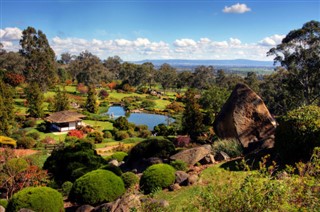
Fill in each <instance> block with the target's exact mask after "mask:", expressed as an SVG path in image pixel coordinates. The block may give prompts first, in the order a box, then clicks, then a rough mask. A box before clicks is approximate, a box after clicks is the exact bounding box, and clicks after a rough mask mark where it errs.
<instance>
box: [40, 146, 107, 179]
mask: <svg viewBox="0 0 320 212" xmlns="http://www.w3.org/2000/svg"><path fill="white" fill-rule="evenodd" d="M103 164H106V161H105V160H104V159H103V158H102V157H101V156H100V155H98V154H97V152H96V150H95V149H94V146H93V145H92V144H90V143H88V142H78V143H75V144H73V145H70V146H66V147H64V148H63V149H57V150H54V151H53V152H52V153H51V155H50V156H49V157H48V158H47V160H46V162H45V163H44V169H47V170H48V172H49V173H51V174H52V176H53V178H54V179H55V180H56V182H57V183H63V182H65V181H73V180H74V179H73V178H72V177H71V174H72V173H73V171H75V170H76V169H79V168H84V170H85V171H88V170H93V169H97V168H99V167H100V166H101V165H103Z"/></svg>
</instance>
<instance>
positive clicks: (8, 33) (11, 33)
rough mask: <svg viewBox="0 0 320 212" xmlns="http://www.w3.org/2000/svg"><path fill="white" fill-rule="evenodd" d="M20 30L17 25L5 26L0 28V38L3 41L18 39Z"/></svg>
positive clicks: (20, 34) (20, 33)
mask: <svg viewBox="0 0 320 212" xmlns="http://www.w3.org/2000/svg"><path fill="white" fill-rule="evenodd" d="M21 36H22V30H20V29H19V28H17V27H7V28H4V29H0V38H1V40H5V41H14V40H15V41H18V40H20V39H21Z"/></svg>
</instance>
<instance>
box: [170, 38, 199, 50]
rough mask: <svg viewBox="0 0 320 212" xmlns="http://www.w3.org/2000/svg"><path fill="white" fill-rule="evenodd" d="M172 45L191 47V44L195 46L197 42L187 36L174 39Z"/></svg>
mask: <svg viewBox="0 0 320 212" xmlns="http://www.w3.org/2000/svg"><path fill="white" fill-rule="evenodd" d="M173 45H174V46H176V47H182V48H184V47H193V46H196V45H197V43H196V42H195V41H194V40H192V39H188V38H183V39H177V40H175V41H174V43H173Z"/></svg>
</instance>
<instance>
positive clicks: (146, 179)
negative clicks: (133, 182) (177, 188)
mask: <svg viewBox="0 0 320 212" xmlns="http://www.w3.org/2000/svg"><path fill="white" fill-rule="evenodd" d="M174 180H175V169H174V168H173V167H172V166H170V165H168V164H155V165H152V166H150V167H148V168H147V169H146V170H145V171H144V172H143V175H142V177H141V179H140V188H141V189H142V190H143V191H144V193H145V194H149V193H152V192H154V191H157V190H159V189H163V188H166V187H168V186H170V185H171V184H173V183H174Z"/></svg>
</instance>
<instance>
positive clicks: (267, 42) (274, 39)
mask: <svg viewBox="0 0 320 212" xmlns="http://www.w3.org/2000/svg"><path fill="white" fill-rule="evenodd" d="M284 37H285V35H278V34H275V35H272V36H270V37H265V38H264V39H262V40H261V41H259V44H260V45H262V46H276V45H278V44H280V43H281V41H282V39H283V38H284Z"/></svg>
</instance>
